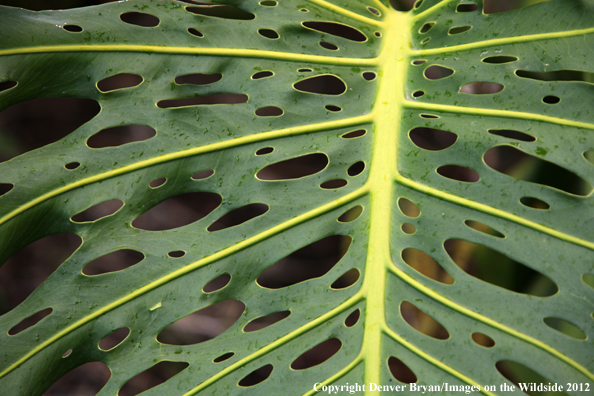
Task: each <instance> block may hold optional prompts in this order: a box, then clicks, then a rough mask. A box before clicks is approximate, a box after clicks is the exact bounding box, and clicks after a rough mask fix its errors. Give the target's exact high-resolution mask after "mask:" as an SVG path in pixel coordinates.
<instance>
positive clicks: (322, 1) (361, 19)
mask: <svg viewBox="0 0 594 396" xmlns="http://www.w3.org/2000/svg"><path fill="white" fill-rule="evenodd" d="M307 1H308V2H310V3H312V4H316V5H318V6H320V7H323V8H325V9H327V10H330V11H332V12H335V13H337V14H342V15H344V16H346V17H347V18H350V19H354V20H356V21H359V22H363V23H367V24H368V25H372V26H377V27H382V26H383V23H382V22H381V21H376V20H375V19H371V18H367V17H365V16H363V15H360V14H357V13H356V12H352V11H349V10H345V9H344V8H342V7H339V6H337V5H334V4H331V3H328V2H327V1H325V0H307Z"/></svg>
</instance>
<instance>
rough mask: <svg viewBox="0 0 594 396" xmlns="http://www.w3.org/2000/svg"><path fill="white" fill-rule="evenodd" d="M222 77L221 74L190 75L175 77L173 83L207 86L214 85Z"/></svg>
mask: <svg viewBox="0 0 594 396" xmlns="http://www.w3.org/2000/svg"><path fill="white" fill-rule="evenodd" d="M221 78H223V75H222V74H221V73H211V74H204V73H192V74H184V75H183V76H177V77H175V83H176V84H180V85H184V84H190V85H207V84H212V83H216V82H217V81H219V80H220V79H221Z"/></svg>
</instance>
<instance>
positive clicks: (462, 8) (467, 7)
mask: <svg viewBox="0 0 594 396" xmlns="http://www.w3.org/2000/svg"><path fill="white" fill-rule="evenodd" d="M476 10H478V6H477V5H476V4H458V7H456V12H472V11H476Z"/></svg>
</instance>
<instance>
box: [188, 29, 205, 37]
mask: <svg viewBox="0 0 594 396" xmlns="http://www.w3.org/2000/svg"><path fill="white" fill-rule="evenodd" d="M188 33H190V34H191V35H192V36H196V37H204V34H202V32H200V31H198V30H196V29H194V28H189V29H188Z"/></svg>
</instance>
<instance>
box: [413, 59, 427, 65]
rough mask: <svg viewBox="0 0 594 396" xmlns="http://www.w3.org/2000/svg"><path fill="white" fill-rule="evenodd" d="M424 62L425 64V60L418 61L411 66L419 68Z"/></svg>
mask: <svg viewBox="0 0 594 396" xmlns="http://www.w3.org/2000/svg"><path fill="white" fill-rule="evenodd" d="M426 62H427V61H426V60H423V59H420V60H416V61H413V62H412V64H413V65H415V66H420V65H424V64H425V63H426Z"/></svg>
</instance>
